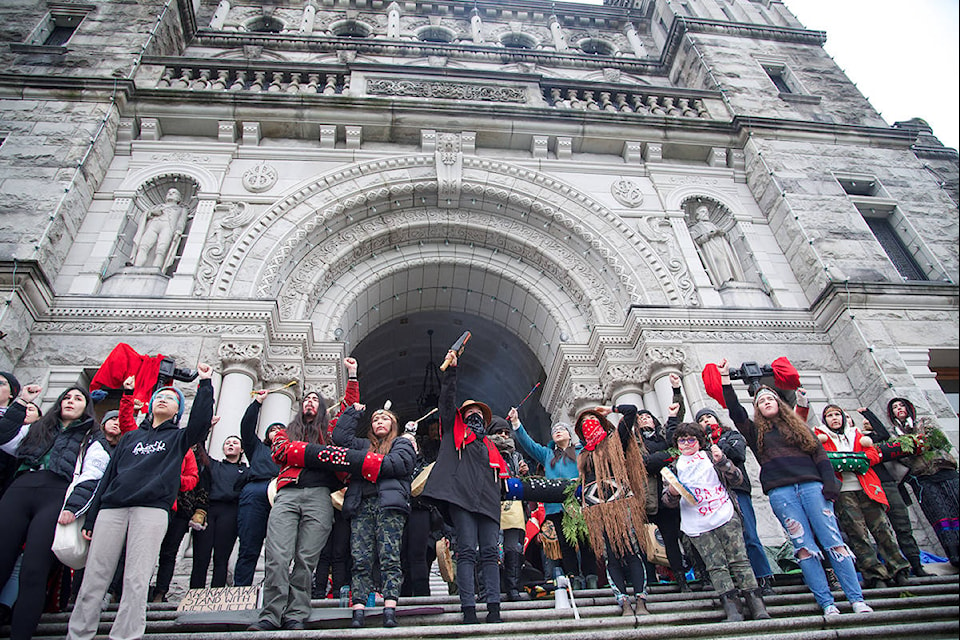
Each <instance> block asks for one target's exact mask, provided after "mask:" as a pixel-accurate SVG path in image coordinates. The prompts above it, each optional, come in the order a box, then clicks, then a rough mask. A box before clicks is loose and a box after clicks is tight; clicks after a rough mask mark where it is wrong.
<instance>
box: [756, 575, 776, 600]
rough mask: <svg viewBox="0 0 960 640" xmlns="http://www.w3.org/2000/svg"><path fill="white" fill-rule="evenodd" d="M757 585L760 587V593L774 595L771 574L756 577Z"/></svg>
mask: <svg viewBox="0 0 960 640" xmlns="http://www.w3.org/2000/svg"><path fill="white" fill-rule="evenodd" d="M757 586H758V587H760V595H762V596H775V595H777V592H776V591H774V590H773V576H763V577H762V578H758V579H757Z"/></svg>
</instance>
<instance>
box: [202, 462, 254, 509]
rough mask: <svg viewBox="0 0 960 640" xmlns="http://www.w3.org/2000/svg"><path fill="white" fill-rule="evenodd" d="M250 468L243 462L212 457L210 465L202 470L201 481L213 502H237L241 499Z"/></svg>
mask: <svg viewBox="0 0 960 640" xmlns="http://www.w3.org/2000/svg"><path fill="white" fill-rule="evenodd" d="M249 468H250V467H248V466H247V465H245V464H243V463H242V462H227V461H226V460H213V459H211V460H210V464H209V466H206V467H204V468H203V469H201V470H200V483H201V484H203V485H204V488H205V489H206V490H207V492H208V495H209V496H210V501H211V502H214V501H218V502H236V501H237V500H239V499H240V489H241V488H242V487H243V477H244V476H245V475H246V474H247V471H248V470H249Z"/></svg>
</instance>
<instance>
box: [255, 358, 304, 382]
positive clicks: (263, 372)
mask: <svg viewBox="0 0 960 640" xmlns="http://www.w3.org/2000/svg"><path fill="white" fill-rule="evenodd" d="M301 374H302V370H301V368H300V365H299V364H298V363H296V362H264V363H263V364H262V365H261V367H260V377H261V378H263V380H264V381H265V382H289V381H290V380H299V379H300V377H301Z"/></svg>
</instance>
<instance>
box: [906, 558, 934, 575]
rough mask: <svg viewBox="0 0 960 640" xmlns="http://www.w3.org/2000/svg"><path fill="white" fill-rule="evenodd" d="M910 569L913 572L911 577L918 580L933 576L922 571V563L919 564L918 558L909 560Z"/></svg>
mask: <svg viewBox="0 0 960 640" xmlns="http://www.w3.org/2000/svg"><path fill="white" fill-rule="evenodd" d="M910 569H911V570H912V571H913V575H915V576H917V577H918V578H922V577H924V576H929V575H933V574H931V573H930V572H929V571H926V570H924V568H923V563H922V562H920V558H919V557H916V558H910Z"/></svg>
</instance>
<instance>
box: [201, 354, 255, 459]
mask: <svg viewBox="0 0 960 640" xmlns="http://www.w3.org/2000/svg"><path fill="white" fill-rule="evenodd" d="M218 354H219V356H220V361H221V371H222V375H223V380H221V382H220V392H219V393H218V394H217V415H218V416H220V422H219V423H217V425H216V426H215V427H214V428H213V430H212V431H211V433H210V438H209V439H208V441H207V447H208V451H209V452H210V454H211V455H212V456H214V457H215V458H221V457H222V456H223V453H222V450H223V441H224V440H226V439H227V436H231V435H240V419H241V418H242V417H243V413H244V412H245V411H246V410H247V406H248V405H249V404H250V400H251V397H250V392H251V391H253V385H254V384H255V383H256V381H257V369H258V368H259V363H260V358H261V357H262V356H263V345H262V344H260V343H258V342H239V341H224V342H221V343H220V348H219V349H218Z"/></svg>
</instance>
